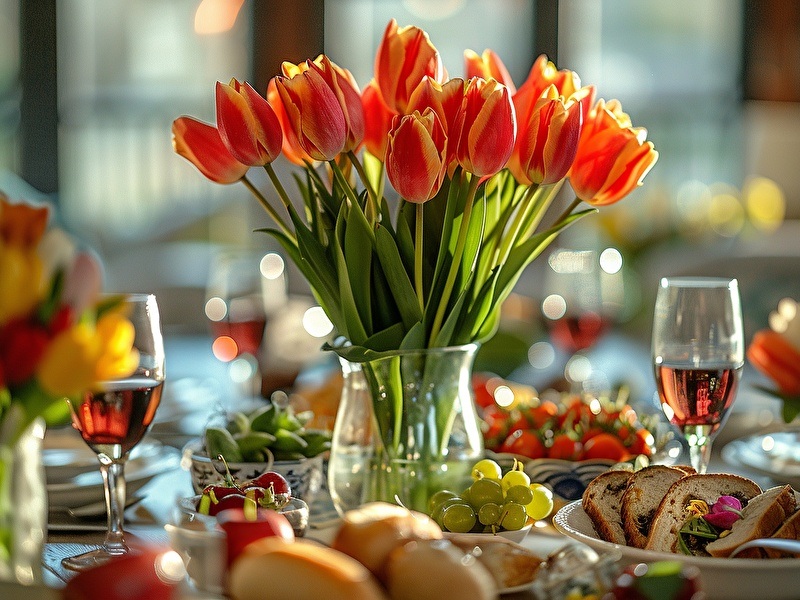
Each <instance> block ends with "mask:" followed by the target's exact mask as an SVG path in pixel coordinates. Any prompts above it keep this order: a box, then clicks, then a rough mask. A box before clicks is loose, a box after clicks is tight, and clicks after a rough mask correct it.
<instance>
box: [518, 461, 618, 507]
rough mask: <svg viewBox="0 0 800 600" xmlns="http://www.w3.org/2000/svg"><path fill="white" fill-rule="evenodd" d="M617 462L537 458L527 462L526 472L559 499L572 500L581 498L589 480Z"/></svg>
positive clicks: (532, 479)
mask: <svg viewBox="0 0 800 600" xmlns="http://www.w3.org/2000/svg"><path fill="white" fill-rule="evenodd" d="M615 464H617V463H616V462H615V461H613V460H607V459H593V460H561V459H556V458H537V459H535V460H527V461H526V462H525V472H526V473H527V474H528V477H530V478H531V481H533V482H536V483H541V484H543V485H546V486H547V487H548V488H550V489H551V490H552V491H553V494H554V495H555V496H557V497H558V498H559V499H561V500H564V501H571V500H580V499H581V496H583V492H584V491H585V490H586V486H587V485H589V482H591V481H592V480H593V479H594V478H595V477H597V476H598V475H600V474H601V473H604V472H606V471H608V470H609V469H610V468H611V467H612V466H614V465H615Z"/></svg>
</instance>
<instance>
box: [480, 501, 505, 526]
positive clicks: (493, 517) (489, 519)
mask: <svg viewBox="0 0 800 600" xmlns="http://www.w3.org/2000/svg"><path fill="white" fill-rule="evenodd" d="M502 512H503V509H502V508H501V507H500V505H499V504H495V503H494V502H487V503H486V504H484V505H483V506H481V507H480V509H478V520H479V521H480V522H481V525H487V526H489V525H500V515H501V514H502Z"/></svg>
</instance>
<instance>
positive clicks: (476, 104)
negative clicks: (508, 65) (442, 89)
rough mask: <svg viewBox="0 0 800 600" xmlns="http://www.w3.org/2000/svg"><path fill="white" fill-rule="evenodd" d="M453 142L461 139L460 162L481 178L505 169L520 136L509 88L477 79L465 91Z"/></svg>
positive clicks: (458, 153) (459, 141) (459, 148)
mask: <svg viewBox="0 0 800 600" xmlns="http://www.w3.org/2000/svg"><path fill="white" fill-rule="evenodd" d="M449 136H450V140H451V141H455V140H457V147H456V159H457V160H458V163H459V164H460V165H461V166H462V167H464V169H466V170H467V171H469V172H470V173H473V174H475V175H477V176H478V177H486V176H489V175H494V174H495V173H497V172H498V171H499V170H500V169H502V168H503V167H504V166H505V164H506V162H507V161H508V158H509V156H511V151H512V150H513V149H514V139H515V137H516V121H515V118H514V106H513V105H512V104H511V95H510V94H509V93H508V88H506V86H504V85H503V84H501V83H499V82H497V81H496V80H494V79H489V80H485V79H481V78H480V77H473V78H472V79H470V80H469V83H468V84H467V89H466V91H465V92H464V101H463V103H462V106H461V111H460V112H459V115H458V118H457V120H456V125H455V127H454V130H453V131H452V132H451V133H449Z"/></svg>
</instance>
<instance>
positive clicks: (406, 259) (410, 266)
mask: <svg viewBox="0 0 800 600" xmlns="http://www.w3.org/2000/svg"><path fill="white" fill-rule="evenodd" d="M406 207H408V208H406ZM409 209H412V210H410V212H411V213H413V212H414V211H413V207H412V206H411V205H410V204H408V203H407V202H406V203H404V208H403V213H405V212H406V211H408V210H409ZM412 218H413V217H412ZM381 225H382V223H381ZM426 239H427V238H426ZM395 243H396V244H397V250H398V252H399V253H400V258H401V259H402V261H403V267H404V268H405V270H406V273H413V272H414V234H412V233H411V224H410V223H409V222H408V219H407V218H402V219H398V221H397V233H396V236H395Z"/></svg>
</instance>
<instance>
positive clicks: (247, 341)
mask: <svg viewBox="0 0 800 600" xmlns="http://www.w3.org/2000/svg"><path fill="white" fill-rule="evenodd" d="M266 325H267V318H266V316H264V315H261V316H258V315H253V317H251V318H249V319H244V320H241V321H234V320H227V319H226V320H222V321H211V331H212V333H213V335H214V337H215V338H219V337H222V336H225V337H229V338H230V339H232V340H233V342H234V343H235V344H236V355H235V356H231V357H230V360H232V359H234V358H236V357H237V356H241V355H242V354H250V355H252V356H258V349H259V348H260V347H261V340H262V339H263V338H264V328H265V327H266Z"/></svg>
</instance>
